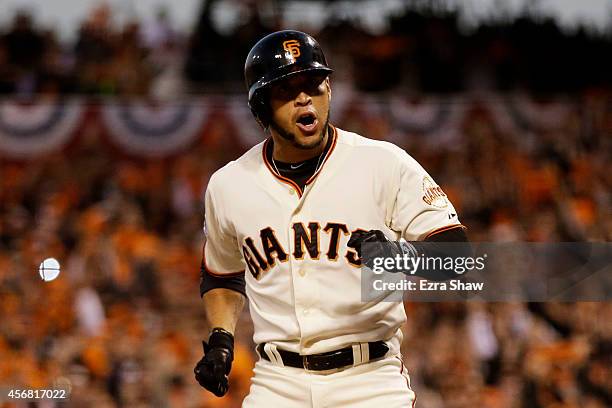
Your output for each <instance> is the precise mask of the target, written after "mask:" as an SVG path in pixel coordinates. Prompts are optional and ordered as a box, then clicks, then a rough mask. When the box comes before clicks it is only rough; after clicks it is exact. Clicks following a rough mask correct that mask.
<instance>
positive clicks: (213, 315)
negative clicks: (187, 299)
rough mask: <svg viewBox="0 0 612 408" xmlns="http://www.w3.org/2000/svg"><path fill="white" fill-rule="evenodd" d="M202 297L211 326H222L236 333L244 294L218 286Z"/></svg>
mask: <svg viewBox="0 0 612 408" xmlns="http://www.w3.org/2000/svg"><path fill="white" fill-rule="evenodd" d="M202 299H203V301H204V313H205V315H206V320H207V322H208V325H209V327H210V328H211V329H212V328H215V327H220V328H222V329H224V330H227V331H228V332H230V333H234V332H235V330H236V323H237V322H238V318H239V317H240V313H241V312H242V308H243V307H244V299H245V298H244V295H242V294H241V293H238V292H236V291H233V290H230V289H225V288H217V289H212V290H210V291H208V292H206V293H205V294H204V296H203V297H202Z"/></svg>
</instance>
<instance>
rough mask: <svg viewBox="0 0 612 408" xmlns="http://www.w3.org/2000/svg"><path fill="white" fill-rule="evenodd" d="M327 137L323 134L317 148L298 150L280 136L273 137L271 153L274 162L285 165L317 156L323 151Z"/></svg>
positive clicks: (327, 134) (327, 133) (326, 133)
mask: <svg viewBox="0 0 612 408" xmlns="http://www.w3.org/2000/svg"><path fill="white" fill-rule="evenodd" d="M328 137H329V132H325V136H323V140H321V143H319V145H318V146H316V147H313V148H312V149H300V148H297V147H295V146H294V145H293V144H291V142H289V141H287V140H285V139H282V138H281V137H280V136H277V137H276V136H274V137H273V140H274V150H273V151H272V157H273V158H274V160H278V161H281V162H285V163H299V162H303V161H305V160H308V159H312V158H313V157H317V156H319V155H320V154H321V153H322V152H323V150H325V146H327V140H328Z"/></svg>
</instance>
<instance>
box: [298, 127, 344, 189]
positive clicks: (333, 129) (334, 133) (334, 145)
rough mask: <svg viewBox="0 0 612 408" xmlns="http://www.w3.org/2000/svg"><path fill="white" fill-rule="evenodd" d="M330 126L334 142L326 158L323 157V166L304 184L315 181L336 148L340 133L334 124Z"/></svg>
mask: <svg viewBox="0 0 612 408" xmlns="http://www.w3.org/2000/svg"><path fill="white" fill-rule="evenodd" d="M329 127H331V129H332V144H331V146H330V147H329V150H328V151H327V154H326V155H325V158H324V159H323V163H321V166H320V167H319V169H318V170H317V171H316V172H315V174H313V175H312V176H310V178H309V179H308V180H306V183H305V184H304V185H305V186H307V185H309V184H310V183H312V182H313V181H314V179H315V178H317V176H318V175H319V173H320V172H321V170H322V169H323V166H325V163H326V162H327V159H329V156H331V154H332V152H333V151H334V148H335V147H336V142H337V141H338V133H337V131H336V128H335V127H334V126H333V125H329Z"/></svg>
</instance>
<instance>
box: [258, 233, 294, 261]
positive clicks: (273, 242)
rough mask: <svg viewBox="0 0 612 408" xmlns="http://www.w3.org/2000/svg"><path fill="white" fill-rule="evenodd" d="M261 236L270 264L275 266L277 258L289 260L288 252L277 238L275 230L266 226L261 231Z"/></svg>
mask: <svg viewBox="0 0 612 408" xmlns="http://www.w3.org/2000/svg"><path fill="white" fill-rule="evenodd" d="M259 236H260V238H261V245H262V246H263V250H264V253H265V254H266V259H267V260H268V265H269V266H270V267H273V266H274V265H275V264H276V259H275V258H277V259H278V260H279V261H281V262H286V261H287V253H286V252H285V250H284V249H283V247H282V246H281V244H280V242H278V239H277V238H276V234H275V233H274V230H273V229H272V228H270V227H267V228H264V229H262V230H261V231H260V232H259Z"/></svg>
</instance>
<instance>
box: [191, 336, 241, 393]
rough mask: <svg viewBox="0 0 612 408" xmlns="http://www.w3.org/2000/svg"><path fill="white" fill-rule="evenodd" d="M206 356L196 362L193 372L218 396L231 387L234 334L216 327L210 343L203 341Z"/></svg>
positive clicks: (202, 383) (199, 380) (209, 340)
mask: <svg viewBox="0 0 612 408" xmlns="http://www.w3.org/2000/svg"><path fill="white" fill-rule="evenodd" d="M202 345H203V346H204V357H202V359H201V360H200V361H198V364H196V366H195V368H194V369H193V372H194V373H195V378H196V380H197V381H198V383H200V385H201V386H202V387H204V388H206V389H207V390H209V391H210V392H212V393H213V394H215V395H216V396H217V397H222V396H224V395H225V394H226V393H227V390H228V389H229V383H228V377H227V376H228V375H229V373H230V370H231V368H232V361H233V360H234V336H232V334H231V333H229V332H227V331H225V330H223V329H214V330H213V332H212V334H211V335H210V337H209V338H208V343H206V342H204V341H203V342H202Z"/></svg>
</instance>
